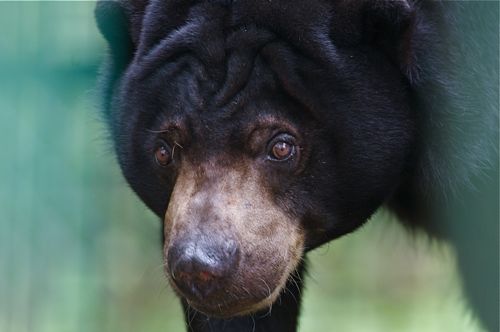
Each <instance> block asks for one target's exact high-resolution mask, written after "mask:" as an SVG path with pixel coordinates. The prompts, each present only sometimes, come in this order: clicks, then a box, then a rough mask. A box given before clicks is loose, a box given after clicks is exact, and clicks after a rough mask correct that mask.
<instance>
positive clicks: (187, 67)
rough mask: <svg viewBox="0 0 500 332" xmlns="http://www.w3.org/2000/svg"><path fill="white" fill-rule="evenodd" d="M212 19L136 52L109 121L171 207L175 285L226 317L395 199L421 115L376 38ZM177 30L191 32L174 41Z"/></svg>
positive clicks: (129, 173)
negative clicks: (293, 36)
mask: <svg viewBox="0 0 500 332" xmlns="http://www.w3.org/2000/svg"><path fill="white" fill-rule="evenodd" d="M243 3H244V2H243ZM207 6H212V5H207ZM207 8H212V7H207ZM193 13H194V14H193ZM200 13H204V15H209V14H210V13H211V12H210V11H209V10H206V11H198V12H197V11H194V10H193V11H192V12H191V14H192V15H195V16H196V15H201V14H200ZM195 19H196V20H195ZM214 20H215V19H214ZM214 20H212V21H209V20H206V21H204V20H203V19H201V18H200V17H198V18H197V17H194V18H191V19H188V20H186V22H188V23H186V25H184V26H180V27H177V28H176V30H174V31H173V32H171V34H170V35H168V36H167V37H165V38H164V39H162V41H161V42H160V46H156V47H153V48H151V49H150V50H148V52H147V53H144V54H141V53H140V52H137V53H136V54H135V57H134V60H133V61H132V62H131V64H130V65H129V66H128V68H127V70H126V72H125V73H124V75H123V77H122V79H121V82H120V86H119V87H118V89H117V94H116V95H115V98H114V101H113V104H114V110H113V113H112V118H113V120H112V121H113V122H114V124H113V127H114V139H115V147H116V151H117V154H118V157H119V161H120V165H121V167H122V170H123V172H124V175H125V177H126V178H127V180H128V182H129V183H130V184H131V186H132V188H133V189H134V190H135V191H136V192H137V194H138V195H139V196H140V197H141V199H142V200H143V201H144V202H145V203H146V204H147V205H148V206H149V207H150V208H151V209H152V210H153V211H154V212H155V213H156V214H157V215H158V216H160V217H161V218H162V219H163V223H164V246H163V247H164V257H165V269H166V273H167V276H168V278H169V280H170V281H171V284H172V286H173V287H174V289H175V290H176V291H177V292H178V293H179V294H180V295H181V296H182V297H184V298H185V299H186V301H187V302H188V303H189V304H190V305H191V306H192V307H194V308H196V309H197V310H199V311H201V312H204V313H206V314H208V315H211V316H219V317H230V316H235V315H242V314H246V313H249V312H254V311H257V310H260V309H263V308H265V307H268V306H269V305H271V304H272V303H273V302H274V301H275V300H276V299H277V297H278V296H279V294H280V292H281V291H283V287H284V285H285V283H286V281H287V280H288V279H289V278H290V277H291V275H293V272H294V270H295V269H296V268H297V267H298V265H299V264H300V261H301V259H302V256H303V254H304V252H305V251H307V250H310V249H313V248H315V247H317V246H319V245H321V244H323V243H325V242H326V241H329V240H331V239H334V238H336V237H339V236H341V235H343V234H345V233H348V232H350V231H352V230H354V229H355V228H357V227H358V226H359V225H361V224H362V223H363V222H364V221H365V220H366V219H367V218H369V216H370V215H371V214H372V213H373V212H374V211H375V209H377V208H378V207H379V206H380V205H381V204H382V203H383V202H384V200H386V199H387V197H388V196H389V195H390V194H391V193H392V192H393V191H394V189H395V188H396V186H397V185H398V183H399V182H400V180H401V177H402V173H403V170H404V166H405V163H406V161H407V159H408V155H409V152H410V150H411V146H412V141H413V131H414V130H413V127H414V123H413V122H414V120H413V116H412V114H411V113H410V111H409V105H408V103H409V102H408V95H407V88H406V85H405V83H404V78H403V77H402V75H401V74H400V72H399V68H398V67H397V66H395V65H394V64H393V63H392V62H391V61H390V59H389V58H388V57H386V56H385V55H384V54H382V52H380V51H378V50H376V49H375V48H373V47H370V46H368V45H365V46H358V47H355V48H354V47H339V48H335V47H332V45H333V44H330V43H326V44H325V45H322V44H321V43H319V44H318V45H317V46H315V47H323V48H329V47H330V48H331V49H328V50H327V51H325V49H321V48H320V49H317V52H316V53H315V51H314V49H313V51H312V52H308V47H309V46H307V47H305V46H304V47H303V48H302V49H301V48H300V47H299V46H297V45H294V43H293V41H292V40H289V39H286V38H284V37H283V36H280V35H279V34H277V33H275V31H271V30H270V29H267V28H257V27H253V28H248V26H247V25H243V26H238V25H237V24H236V25H235V26H232V28H231V29H228V28H227V26H224V24H223V23H221V22H219V23H214V22H217V20H215V21H214ZM193 22H197V23H196V24H194V23H193ZM189 24H194V25H193V26H189ZM233 24H234V23H233ZM183 29H185V30H183ZM201 31H202V32H203V33H201ZM182 33H185V36H184V38H185V39H186V40H189V42H190V43H191V44H188V45H184V44H182V43H181V44H182V45H181V46H179V45H178V44H176V39H175V38H178V36H177V35H178V34H182ZM211 33H213V35H212V36H213V38H207V35H211ZM176 34H177V35H176ZM306 37H307V36H306ZM169 39H170V40H169ZM179 40H183V39H182V38H181V39H179ZM169 42H170V43H171V45H168V43H169ZM144 43H146V42H144ZM161 43H166V44H165V45H163V46H162V44H161ZM309 51H310V50H309ZM325 54H327V55H328V56H326V55H325Z"/></svg>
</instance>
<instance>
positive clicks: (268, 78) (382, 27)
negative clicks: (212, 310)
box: [96, 0, 498, 331]
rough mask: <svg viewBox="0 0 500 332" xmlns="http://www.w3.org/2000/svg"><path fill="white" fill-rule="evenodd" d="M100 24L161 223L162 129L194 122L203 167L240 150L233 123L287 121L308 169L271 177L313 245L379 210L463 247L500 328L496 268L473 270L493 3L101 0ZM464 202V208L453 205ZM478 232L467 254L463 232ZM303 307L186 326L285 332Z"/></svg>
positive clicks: (287, 304) (125, 130)
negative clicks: (156, 151) (158, 151)
mask: <svg viewBox="0 0 500 332" xmlns="http://www.w3.org/2000/svg"><path fill="white" fill-rule="evenodd" d="M96 16H97V21H98V24H99V27H100V29H101V31H102V33H103V34H104V36H105V37H106V39H107V41H108V42H109V45H110V52H109V57H108V59H107V60H106V62H105V64H104V66H103V78H102V89H103V91H104V97H105V98H104V100H105V102H104V108H105V109H106V120H107V121H108V124H109V128H110V132H111V133H112V139H113V141H114V146H115V149H116V153H117V155H118V160H119V163H120V166H121V168H122V170H123V173H124V175H125V177H126V178H127V180H128V182H129V183H130V185H131V187H132V189H133V190H134V191H135V192H136V193H137V194H138V195H139V197H140V198H141V199H142V200H143V201H144V202H145V204H146V205H147V206H148V207H149V208H151V209H152V210H153V211H154V212H155V213H156V214H157V215H158V216H160V217H163V216H164V214H165V210H166V207H167V204H168V200H169V196H170V192H171V190H172V187H173V185H174V183H175V178H176V174H177V171H178V170H177V169H176V167H177V166H176V165H173V166H172V167H171V169H170V171H169V172H165V171H161V172H159V171H158V170H157V168H156V167H155V166H154V165H153V163H152V158H151V154H152V150H153V148H154V147H153V145H154V141H155V139H156V137H157V136H158V133H157V132H156V130H157V129H158V128H159V125H160V123H161V122H162V121H164V120H167V119H169V120H175V121H177V120H178V121H179V122H182V121H184V120H183V119H185V118H189V119H190V121H189V123H188V126H190V128H189V132H191V133H192V135H191V137H189V139H185V140H184V142H186V143H185V145H184V144H183V145H182V151H190V152H189V153H190V155H191V158H194V159H196V158H198V159H199V160H200V161H201V160H202V159H203V158H205V157H207V156H209V155H212V154H217V153H219V152H220V151H221V150H224V151H226V152H227V151H230V152H231V153H232V154H233V155H238V153H242V152H241V147H242V146H245V144H246V142H245V139H244V137H243V136H241V135H240V134H239V133H240V132H241V130H240V129H241V128H243V127H244V126H245V125H246V124H248V123H250V122H252V121H254V119H255V118H258V117H259V116H262V115H264V114H272V115H279V116H282V117H285V118H287V119H288V120H289V121H291V122H293V123H294V124H295V125H296V126H297V128H299V130H300V131H301V135H302V139H303V141H304V144H303V146H302V147H303V149H304V151H303V152H302V153H303V155H304V156H305V157H304V158H303V160H302V163H303V164H302V165H301V169H302V171H301V173H300V174H299V175H297V176H295V177H290V175H289V174H287V176H286V177H283V176H282V174H283V173H286V172H283V171H280V172H278V173H272V174H270V175H268V176H269V179H270V181H269V182H270V187H271V190H273V192H274V197H275V200H276V202H278V203H279V204H280V205H281V206H283V209H285V210H286V212H287V213H288V214H290V215H293V216H295V217H297V218H298V219H300V220H301V223H302V225H303V227H304V229H305V230H306V240H307V241H306V245H307V250H311V249H314V248H316V247H318V246H319V245H321V244H323V243H325V242H327V241H330V240H332V239H334V238H337V237H339V236H342V235H344V234H346V233H348V232H351V231H353V230H355V229H356V228H358V227H359V226H360V225H361V224H362V223H364V222H365V221H366V220H367V219H368V218H369V217H370V216H371V215H372V214H373V212H374V211H375V210H376V209H378V208H379V207H380V206H382V205H386V206H388V207H389V208H390V209H391V210H393V211H394V212H395V213H396V214H397V215H398V216H399V217H400V219H401V220H402V221H403V222H405V223H407V224H408V225H411V226H412V227H419V228H422V229H424V230H426V231H427V232H429V233H430V234H433V235H435V236H438V237H442V238H446V239H449V240H450V241H451V242H452V243H453V244H454V245H456V247H457V252H458V254H459V255H460V257H461V258H462V261H461V264H462V266H463V267H464V275H465V276H466V277H467V278H466V286H467V288H468V289H469V290H470V294H471V296H470V298H471V301H472V303H473V305H474V307H475V308H477V310H478V312H479V314H480V316H481V318H483V321H484V323H485V324H486V326H487V327H488V328H489V329H490V330H492V331H496V330H498V317H497V315H498V259H493V260H491V259H490V260H488V261H486V262H484V263H482V264H478V263H477V262H476V261H477V259H478V257H490V258H491V257H493V258H496V257H497V256H496V254H491V253H492V252H496V253H498V238H497V237H496V236H494V235H492V234H496V235H498V209H496V210H495V207H496V206H497V201H498V187H497V186H496V184H497V183H498V172H497V171H496V170H497V168H498V158H497V148H496V143H497V142H498V127H497V125H498V118H497V109H498V58H497V55H498V48H496V47H493V46H495V45H496V46H498V44H497V43H498V32H497V30H498V6H497V5H495V4H494V3H493V2H490V3H486V2H485V3H479V2H475V3H467V4H459V3H452V2H447V3H442V2H438V1H375V0H372V1H369V0H355V1H354V0H353V1H345V0H338V1H334V0H329V1H327V0H295V1H290V0H273V1H268V0H254V1H248V0H238V1H236V0H235V1H215V0H214V1H208V0H206V1H194V0H168V1H159V0H158V1H156V0H150V1H147V0H143V1H127V2H125V1H123V2H115V1H100V2H99V3H98V5H97V9H96ZM495 43H496V44H495ZM488 45H491V46H492V47H488ZM478 57H481V60H478ZM471 82H474V84H471ZM179 158H181V157H179ZM484 179H486V180H484ZM474 184H476V186H478V187H477V188H476V190H477V191H476V192H474ZM486 192H488V193H489V195H488V196H485V197H484V199H482V198H480V197H482V195H483V194H485V193H486ZM462 202H464V204H468V206H469V209H468V211H471V213H472V214H471V215H463V214H460V215H457V214H456V213H455V212H454V211H457V210H460V207H461V205H462ZM484 209H487V211H488V213H489V214H487V217H484V219H485V220H483V221H482V223H481V225H479V224H478V223H480V221H475V220H474V218H475V215H474V214H473V213H477V212H478V211H484ZM476 216H477V214H476ZM474 232H475V233H477V236H478V237H480V240H479V241H476V242H474V241H473V243H475V244H476V245H475V246H470V247H468V244H467V242H468V241H470V240H469V239H468V238H467V237H466V236H464V235H463V234H464V233H465V234H473V233H474ZM478 243H479V244H478ZM299 279H300V278H299ZM292 293H293V294H292V295H293V296H294V297H296V298H297V299H298V298H299V294H300V292H299V291H298V290H297V292H295V291H292ZM298 311H299V309H298V303H295V304H294V301H292V300H291V298H290V295H287V293H284V295H283V296H282V304H281V305H280V304H276V305H275V306H274V307H273V311H272V313H273V314H272V315H268V316H265V318H255V317H258V316H259V315H261V316H262V314H263V313H259V314H257V315H256V316H254V318H251V317H243V318H235V319H233V320H230V321H220V320H207V321H206V322H205V318H204V317H203V316H202V314H198V315H194V316H191V314H190V310H187V312H188V314H187V317H186V320H187V321H188V322H189V321H191V325H190V326H191V327H190V330H191V331H244V328H247V329H248V330H252V328H253V325H255V330H256V331H292V330H294V329H295V327H296V322H297V315H298Z"/></svg>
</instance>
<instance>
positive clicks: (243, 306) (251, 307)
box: [184, 295, 276, 319]
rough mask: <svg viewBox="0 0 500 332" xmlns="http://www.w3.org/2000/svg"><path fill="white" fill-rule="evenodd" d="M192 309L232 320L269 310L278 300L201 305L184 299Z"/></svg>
mask: <svg viewBox="0 0 500 332" xmlns="http://www.w3.org/2000/svg"><path fill="white" fill-rule="evenodd" d="M184 299H185V301H186V302H187V304H188V305H189V307H190V308H192V309H194V310H196V311H198V312H201V313H203V314H205V315H207V316H209V317H214V318H220V319H230V318H233V317H238V316H246V315H251V314H254V313H257V312H259V311H264V310H269V308H270V307H271V305H272V303H273V302H274V301H275V300H276V298H275V296H272V295H271V296H270V297H267V298H265V299H263V300H261V301H259V302H255V303H251V302H248V301H244V300H243V301H238V300H234V299H233V301H231V302H224V303H222V302H221V303H199V302H195V301H190V300H188V299H187V298H184Z"/></svg>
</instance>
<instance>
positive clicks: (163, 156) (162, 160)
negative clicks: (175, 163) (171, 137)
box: [154, 140, 172, 167]
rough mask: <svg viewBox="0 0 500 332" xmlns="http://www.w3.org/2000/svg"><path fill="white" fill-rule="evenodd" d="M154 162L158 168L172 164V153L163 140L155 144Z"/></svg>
mask: <svg viewBox="0 0 500 332" xmlns="http://www.w3.org/2000/svg"><path fill="white" fill-rule="evenodd" d="M154 157H155V162H156V163H157V164H158V166H161V167H165V166H167V165H168V164H170V163H171V162H172V153H171V149H170V146H169V145H168V144H167V143H166V142H165V141H163V140H159V141H158V142H157V143H156V148H155V153H154Z"/></svg>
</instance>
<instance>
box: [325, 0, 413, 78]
mask: <svg viewBox="0 0 500 332" xmlns="http://www.w3.org/2000/svg"><path fill="white" fill-rule="evenodd" d="M416 24H417V9H416V8H415V5H414V3H413V1H411V0H340V1H335V3H334V12H333V21H332V31H331V34H332V38H333V39H334V40H335V39H337V40H338V41H339V42H341V43H352V42H357V43H363V44H368V45H371V46H373V47H375V48H377V49H379V50H381V51H382V52H384V53H385V54H386V55H387V56H388V57H389V58H390V59H391V60H392V61H393V62H395V63H397V65H398V66H399V67H400V69H401V71H402V73H403V74H404V75H405V76H406V77H407V78H408V80H409V81H410V83H415V82H417V81H418V79H419V68H418V64H417V52H418V50H417V49H416V48H415V47H414V46H415V45H416V44H417V43H416V39H417V38H419V36H417V34H416V32H417V29H416ZM346 38H348V39H350V40H346Z"/></svg>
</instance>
